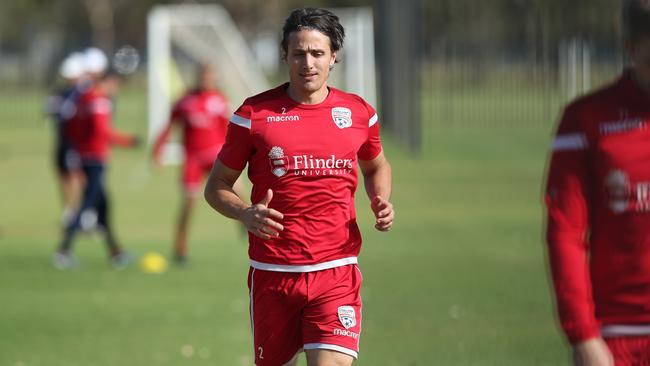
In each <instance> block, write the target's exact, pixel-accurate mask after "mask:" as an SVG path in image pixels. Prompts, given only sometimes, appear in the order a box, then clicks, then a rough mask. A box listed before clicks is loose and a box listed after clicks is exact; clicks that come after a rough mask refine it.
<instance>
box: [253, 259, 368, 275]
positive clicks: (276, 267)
mask: <svg viewBox="0 0 650 366" xmlns="http://www.w3.org/2000/svg"><path fill="white" fill-rule="evenodd" d="M357 263H358V261H357V257H348V258H341V259H335V260H333V261H329V262H323V263H318V264H307V265H302V266H291V265H284V264H272V263H262V262H258V261H254V260H252V259H251V267H253V268H256V269H261V270H263V271H272V272H314V271H322V270H325V269H330V268H336V267H341V266H347V265H348V264H357Z"/></svg>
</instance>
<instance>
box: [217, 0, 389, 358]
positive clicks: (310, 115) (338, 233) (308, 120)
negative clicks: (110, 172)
mask: <svg viewBox="0 0 650 366" xmlns="http://www.w3.org/2000/svg"><path fill="white" fill-rule="evenodd" d="M343 38H344V30H343V27H342V26H341V24H340V23H339V20H338V17H337V16H336V15H334V14H332V13H331V12H329V11H327V10H324V9H311V8H308V9H299V10H295V11H294V12H292V13H291V15H289V17H288V18H287V20H286V22H285V25H284V28H283V39H282V50H283V57H284V60H285V62H286V63H287V65H288V69H289V82H288V83H285V84H282V85H280V86H278V87H276V88H274V89H271V90H268V91H266V92H264V93H261V94H258V95H256V96H253V97H250V98H248V99H246V100H245V101H244V103H243V104H242V106H241V107H239V109H237V111H236V112H235V114H234V115H233V116H232V118H231V119H230V125H229V127H228V136H227V138H226V143H225V144H224V146H223V149H222V150H221V152H220V153H219V157H218V159H217V161H216V162H215V165H214V168H213V170H212V173H211V174H210V178H209V179H208V183H207V184H206V188H205V198H206V200H207V201H208V202H209V203H210V205H211V206H212V207H213V208H214V209H216V210H217V211H219V212H220V213H222V214H223V215H225V216H227V217H230V218H233V219H236V220H239V221H241V222H242V223H243V224H244V226H245V227H246V228H247V229H248V231H249V242H250V244H249V250H248V254H249V257H250V264H251V268H250V272H249V277H248V283H249V288H250V297H251V298H250V311H251V322H252V325H253V342H254V350H255V364H256V365H262V366H264V365H268V366H277V365H284V364H288V365H295V364H296V361H297V356H298V352H300V351H301V350H305V352H306V354H307V362H308V364H309V365H310V366H318V365H320V366H324V365H351V364H352V362H353V360H354V359H355V358H356V357H357V353H358V351H359V336H360V333H361V320H362V319H361V315H362V314H361V297H360V294H359V289H360V287H361V281H362V280H361V273H360V271H359V268H358V266H357V256H358V254H359V251H360V249H361V234H360V232H359V227H358V226H357V223H356V212H355V207H354V193H355V191H356V188H357V175H358V170H359V167H360V171H361V173H362V174H363V176H364V184H365V188H366V192H367V194H368V196H369V197H370V201H371V204H370V207H371V209H372V212H373V213H374V215H375V217H376V224H375V227H376V228H377V230H380V231H387V230H389V229H390V228H391V226H392V224H393V217H394V211H393V206H392V204H391V203H390V202H389V198H390V194H391V167H390V165H389V163H388V161H387V160H386V158H385V156H384V153H383V151H382V146H381V140H380V138H379V123H378V118H377V114H376V113H375V110H374V109H373V107H372V106H370V105H369V104H368V103H366V101H364V100H363V99H362V98H361V97H359V96H357V95H354V94H348V93H345V92H343V91H341V90H338V89H335V88H332V87H329V86H328V85H327V79H328V76H329V73H330V69H331V68H332V67H333V66H334V64H335V62H336V59H337V55H338V51H339V50H340V49H341V47H342V46H343ZM246 165H248V176H249V178H250V180H251V182H252V183H253V191H252V194H251V202H255V203H256V204H254V205H248V204H246V203H244V201H243V200H242V199H241V198H240V197H239V196H238V195H237V194H236V193H235V192H234V190H233V189H232V187H233V184H234V182H235V180H236V179H237V177H239V175H240V174H241V172H242V170H243V169H244V167H246Z"/></svg>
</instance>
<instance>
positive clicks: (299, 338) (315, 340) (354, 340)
mask: <svg viewBox="0 0 650 366" xmlns="http://www.w3.org/2000/svg"><path fill="white" fill-rule="evenodd" d="M361 282H362V279H361V272H360V271H359V268H358V267H357V265H356V264H355V265H346V266H341V267H335V268H331V269H326V270H322V271H315V272H304V273H295V272H273V271H264V270H260V269H255V268H251V269H250V271H249V275H248V287H249V289H250V301H251V302H250V312H251V324H252V326H253V343H254V347H255V364H256V365H258V366H264V365H269V366H271V365H282V364H284V363H286V362H288V361H290V360H291V359H292V358H293V356H295V355H296V353H298V352H299V351H300V350H301V349H326V350H333V351H338V352H341V353H345V354H348V355H350V356H352V357H354V358H357V354H358V352H359V335H360V333H361V296H360V294H359V290H360V288H361Z"/></svg>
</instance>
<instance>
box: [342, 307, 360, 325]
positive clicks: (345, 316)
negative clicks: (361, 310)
mask: <svg viewBox="0 0 650 366" xmlns="http://www.w3.org/2000/svg"><path fill="white" fill-rule="evenodd" d="M339 320H340V321H341V324H343V326H344V327H345V329H350V328H352V327H354V326H355V325H357V317H356V315H355V313H354V308H353V307H352V306H339Z"/></svg>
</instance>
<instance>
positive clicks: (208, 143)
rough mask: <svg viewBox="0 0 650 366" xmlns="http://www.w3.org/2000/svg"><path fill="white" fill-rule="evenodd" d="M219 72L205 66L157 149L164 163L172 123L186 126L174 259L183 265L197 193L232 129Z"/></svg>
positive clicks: (179, 104) (157, 159) (157, 157)
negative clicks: (195, 85) (217, 80)
mask: <svg viewBox="0 0 650 366" xmlns="http://www.w3.org/2000/svg"><path fill="white" fill-rule="evenodd" d="M215 77H216V75H215V71H214V69H213V68H212V66H210V65H207V64H205V65H201V67H200V69H199V72H198V77H197V87H196V88H195V89H193V90H190V91H188V92H187V93H186V94H185V95H184V96H183V97H181V99H180V100H179V101H178V102H177V103H176V105H175V106H174V108H173V110H172V113H171V118H170V122H169V124H168V125H167V127H166V128H165V129H164V130H163V131H162V133H161V134H160V136H159V137H158V140H157V141H156V143H155V145H154V149H153V157H154V161H155V162H156V164H157V165H162V151H163V147H164V145H165V143H166V142H167V139H168V138H169V135H170V133H171V131H172V126H173V125H174V124H176V125H177V126H179V127H182V129H183V147H184V148H185V162H184V165H183V173H182V185H183V192H184V194H183V202H182V205H181V210H180V214H179V216H178V222H177V224H176V235H175V241H174V259H175V261H176V262H177V263H179V264H183V263H185V262H186V259H187V252H188V245H187V227H188V222H189V219H190V214H191V212H192V209H193V207H194V202H195V200H196V194H197V192H199V190H200V188H202V185H201V183H202V180H203V177H204V176H205V175H207V174H208V173H209V172H210V170H211V169H212V165H213V163H214V160H215V158H216V157H217V154H218V153H219V150H221V146H223V143H224V141H225V140H226V131H227V129H228V118H229V117H230V112H229V109H228V100H227V99H226V98H225V97H224V96H223V94H221V93H220V92H219V90H217V88H216V85H215V83H216V80H215Z"/></svg>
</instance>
